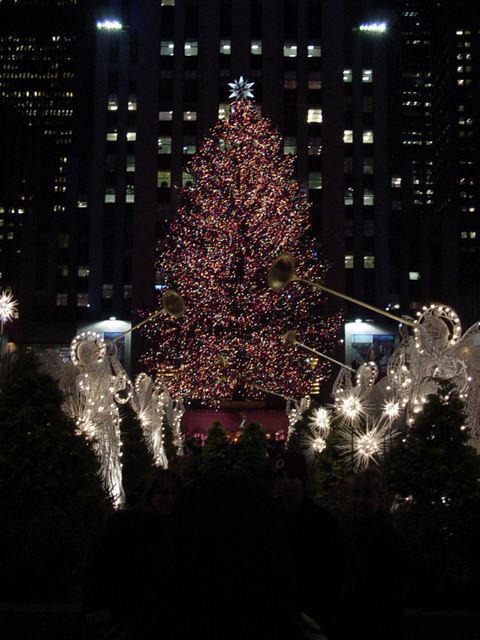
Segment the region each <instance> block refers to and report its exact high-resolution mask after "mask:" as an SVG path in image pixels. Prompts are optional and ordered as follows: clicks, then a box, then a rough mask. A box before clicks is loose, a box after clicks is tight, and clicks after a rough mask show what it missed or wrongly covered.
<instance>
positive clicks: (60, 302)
mask: <svg viewBox="0 0 480 640" xmlns="http://www.w3.org/2000/svg"><path fill="white" fill-rule="evenodd" d="M56 304H57V307H66V306H67V304H68V295H67V294H66V293H57V302H56Z"/></svg>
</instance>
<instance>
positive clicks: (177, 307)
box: [105, 289, 185, 346]
mask: <svg viewBox="0 0 480 640" xmlns="http://www.w3.org/2000/svg"><path fill="white" fill-rule="evenodd" d="M161 313H167V314H168V315H169V316H173V317H174V318H180V317H181V316H183V314H184V313H185V303H184V301H183V298H182V296H181V295H180V294H179V293H177V292H176V291H174V290H173V289H168V291H165V293H164V294H163V296H162V308H161V309H160V310H159V311H156V312H155V313H152V315H151V316H148V318H144V319H143V320H142V321H141V322H139V323H138V324H136V325H135V326H134V327H132V328H131V329H128V330H127V331H124V332H123V333H121V334H120V335H119V336H116V337H115V338H113V340H110V341H109V342H106V343H105V346H108V345H110V344H113V343H114V342H116V341H117V340H120V338H123V336H126V335H127V333H131V332H132V331H135V329H138V327H141V326H142V324H145V323H146V322H150V320H153V318H156V317H157V316H159V315H160V314H161Z"/></svg>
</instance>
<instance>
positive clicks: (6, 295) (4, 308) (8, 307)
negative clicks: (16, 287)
mask: <svg viewBox="0 0 480 640" xmlns="http://www.w3.org/2000/svg"><path fill="white" fill-rule="evenodd" d="M16 309H17V301H16V300H14V299H13V295H12V292H11V291H4V292H3V293H2V294H1V295H0V320H1V321H2V323H4V322H8V321H10V320H12V318H13V317H14V315H15V311H16Z"/></svg>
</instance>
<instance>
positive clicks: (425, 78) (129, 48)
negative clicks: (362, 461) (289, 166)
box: [0, 0, 480, 366]
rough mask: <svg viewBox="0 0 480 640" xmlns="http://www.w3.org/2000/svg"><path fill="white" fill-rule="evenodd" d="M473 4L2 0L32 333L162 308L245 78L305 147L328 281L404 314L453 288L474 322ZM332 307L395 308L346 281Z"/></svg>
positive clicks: (8, 184)
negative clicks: (166, 259)
mask: <svg viewBox="0 0 480 640" xmlns="http://www.w3.org/2000/svg"><path fill="white" fill-rule="evenodd" d="M47 4H49V7H50V9H49V11H46V10H44V9H45V8H46V5H47ZM93 4H95V11H94V10H93V8H92V7H93ZM460 5H461V6H460ZM52 7H55V9H54V10H53V9H52ZM474 8H475V3H474V2H460V0H459V1H458V2H443V1H441V2H433V0H432V1H430V0H425V1H423V0H422V1H420V0H410V1H407V0H388V1H387V0H386V1H385V2H379V1H378V0H371V1H370V2H361V3H359V2H354V1H353V0H339V1H338V2H322V1H320V0H208V1H205V2H204V1H203V0H163V1H162V0H123V1H121V2H120V1H115V0H111V1H108V0H106V1H105V2H103V3H101V4H99V3H81V5H80V4H79V5H76V4H74V3H73V2H72V3H67V2H64V3H61V4H60V3H56V2H53V1H52V2H51V3H46V2H43V3H40V2H38V3H34V2H23V3H20V2H17V3H13V2H12V3H7V2H5V0H4V1H3V2H0V38H1V39H0V46H1V51H0V64H1V67H0V70H1V71H0V91H1V99H2V101H3V102H5V104H6V105H8V109H9V111H8V113H9V116H8V117H9V119H8V122H11V123H14V124H12V127H18V131H20V132H21V135H20V136H19V137H18V136H16V135H13V133H12V131H13V129H12V128H10V125H8V133H9V135H6V136H5V140H10V142H9V145H10V148H11V157H12V158H13V157H15V162H12V163H8V161H6V160H2V163H6V164H7V165H8V168H9V171H10V173H11V172H12V171H13V172H14V173H15V176H13V174H12V176H13V177H15V180H16V181H17V182H18V185H26V186H28V192H27V191H26V190H25V189H23V187H22V186H16V185H17V182H16V181H15V180H14V179H13V177H12V180H10V179H9V180H8V181H6V180H3V182H1V181H0V185H2V184H3V185H5V186H4V187H3V188H2V189H0V200H1V201H0V207H2V208H0V216H1V220H0V224H3V230H4V231H3V238H0V244H1V247H2V254H0V263H1V264H2V266H3V265H5V266H4V267H2V280H1V281H0V286H2V287H5V286H12V287H13V288H16V287H17V286H18V287H19V293H18V297H19V298H20V300H21V302H22V301H23V302H22V304H21V305H19V307H20V319H19V336H20V339H21V340H23V341H26V342H41V343H51V344H54V343H62V344H68V342H69V341H70V339H71V336H72V335H73V334H74V333H75V332H76V331H77V329H78V328H80V327H85V326H91V327H95V326H97V325H98V323H99V322H105V321H107V322H108V319H109V318H110V317H115V318H117V319H120V320H123V321H126V322H131V323H133V324H135V323H136V322H137V321H138V320H139V314H138V311H139V310H145V309H150V310H154V309H156V308H157V294H158V292H159V291H160V290H161V288H162V285H163V283H162V282H160V281H158V279H157V275H156V270H155V260H156V257H157V255H158V251H159V250H161V247H162V239H163V237H164V235H165V232H166V230H167V228H168V220H169V217H170V216H171V215H172V213H173V212H174V211H175V210H176V208H177V207H178V206H179V203H180V200H179V191H178V187H181V186H182V185H183V184H185V183H186V182H187V181H188V180H190V179H191V178H190V176H188V175H187V174H186V173H185V166H186V164H187V162H188V161H189V160H190V159H191V157H192V154H193V153H194V152H195V150H196V149H197V147H198V146H199V145H200V144H201V142H202V139H203V138H204V136H205V135H206V134H207V133H208V131H209V129H210V128H211V127H212V126H213V125H214V124H215V122H216V121H217V120H218V119H219V118H222V117H225V114H226V112H227V109H228V105H229V102H230V101H229V97H228V96H229V85H228V83H229V82H232V81H234V80H235V79H238V78H239V77H240V76H243V77H244V78H246V79H248V80H249V81H251V82H254V83H255V84H254V87H253V90H254V96H255V101H256V103H257V105H258V106H259V107H260V108H261V112H262V115H263V116H266V117H268V118H269V119H270V120H271V121H272V122H273V124H274V125H275V126H277V127H278V129H279V131H280V132H281V134H282V135H283V139H284V151H285V153H292V154H294V155H295V156H296V158H297V160H296V179H297V181H298V182H299V184H300V186H301V188H302V189H303V190H304V191H305V193H306V194H307V196H308V200H309V201H310V202H311V204H312V207H311V212H312V225H313V226H312V229H313V232H314V234H315V237H316V239H317V244H318V252H319V255H320V257H321V258H322V259H324V260H327V261H328V262H329V263H330V264H331V270H330V272H329V274H328V282H327V283H326V284H327V285H328V286H329V287H330V288H331V289H333V290H335V291H340V292H345V293H347V294H348V295H349V296H351V297H353V298H354V299H356V300H358V301H361V302H365V303H368V304H370V305H374V306H376V307H378V308H382V309H384V308H387V307H390V309H391V310H392V309H395V308H396V309H397V311H396V313H398V314H400V313H410V314H414V313H415V311H416V310H417V309H418V308H420V307H421V306H422V305H423V304H428V303H430V302H432V301H441V302H445V303H447V304H451V305H452V306H453V307H454V308H456V309H457V310H458V311H459V312H460V313H461V314H465V315H466V321H469V320H470V319H472V318H473V319H474V318H476V317H477V316H478V314H479V313H480V310H479V301H478V293H477V290H478V287H477V286H476V278H477V274H478V251H477V248H478V231H479V230H478V229H477V226H478V222H477V216H476V209H477V206H478V205H477V202H476V200H477V199H478V186H477V185H478V179H477V175H478V160H477V158H476V157H475V144H476V142H475V136H476V135H477V133H476V132H477V127H478V117H477V111H478V108H479V107H478V104H480V101H479V100H478V82H479V80H478V77H477V76H478V74H477V76H475V73H474V70H475V61H476V58H477V56H478V50H479V35H478V19H477V18H476V16H475V11H474ZM470 9H471V11H470ZM19 12H23V15H24V16H25V17H26V22H25V25H23V23H22V21H20V20H18V16H19V15H20V13H19ZM69 12H70V14H71V15H75V16H76V18H75V19H73V20H72V19H63V17H64V16H66V15H67V14H68V13H69ZM9 15H10V16H14V17H15V19H14V18H12V17H10V18H9V19H8V20H4V16H7V17H8V16H9ZM32 16H33V18H32ZM46 16H48V19H47V18H46ZM52 16H53V17H54V18H55V19H53V18H52ZM62 16H63V17H62ZM27 18H28V19H27ZM77 18H78V20H77ZM90 78H91V79H92V83H91V85H90V82H89V79H90ZM18 119H20V120H18ZM14 121H15V122H14ZM3 128H4V129H6V127H5V125H3ZM33 131H35V132H36V133H35V137H34V138H32V137H31V135H33ZM38 136H40V138H39V137H38ZM477 137H478V136H477ZM17 140H18V141H21V145H20V146H18V145H17V143H16V141H17ZM29 145H30V147H31V145H34V146H35V149H37V148H38V149H39V151H38V154H40V155H39V157H40V158H42V161H41V162H40V163H39V162H35V161H34V160H35V159H36V158H37V151H36V152H35V158H32V157H29V153H28V149H29ZM40 149H41V151H40ZM22 154H23V155H22ZM5 157H7V158H8V157H10V152H8V153H7V151H5V149H3V150H2V152H1V153H0V158H5ZM19 158H20V159H21V158H25V162H24V161H23V159H21V160H19ZM29 162H31V164H29ZM27 167H28V172H27V175H26V176H24V175H23V174H24V173H25V171H26V170H27ZM22 181H23V182H22ZM34 185H36V186H34ZM5 194H7V195H8V198H7V195H5ZM40 194H42V195H41V196H40ZM22 203H25V206H23V205H22ZM20 210H22V211H24V213H21V212H20ZM7 211H8V215H7ZM27 214H28V215H27ZM23 216H24V217H23ZM20 223H21V226H20ZM8 225H12V228H11V230H9V231H7V227H8ZM9 229H10V227H9ZM20 230H21V234H20V235H19V231H20ZM11 233H13V239H12V238H11V237H10V235H8V234H11ZM0 235H1V233H0ZM17 238H18V242H17ZM15 242H17V244H14V243H15ZM9 243H11V244H9ZM17 245H18V247H17ZM12 247H17V248H18V249H19V250H20V251H21V253H20V254H18V253H17V252H16V251H17V249H15V250H13V251H12ZM7 256H9V257H8V259H6V257H7ZM19 256H20V257H19ZM7 274H9V275H8V277H7ZM22 274H23V275H22ZM326 307H327V308H326V312H328V313H331V312H332V311H335V310H338V309H339V308H345V309H346V313H347V318H350V317H353V316H354V315H355V316H360V317H363V318H364V319H365V318H373V319H377V320H378V317H377V318H375V316H374V314H372V313H371V312H369V311H365V309H364V308H363V307H362V306H361V305H355V304H350V303H348V304H347V303H345V301H343V300H340V299H339V298H335V297H334V296H329V297H328V301H327V303H326ZM110 329H111V331H112V332H113V331H115V329H114V327H113V325H111V328H110ZM110 329H109V331H110ZM105 331H106V329H105ZM130 337H132V340H133V342H134V343H135V342H137V343H140V342H141V337H140V335H139V332H135V333H134V334H133V335H132V336H129V337H128V338H127V341H128V342H129V341H130ZM134 346H135V344H134ZM140 350H141V345H138V346H137V348H135V349H134V352H133V362H135V359H136V357H137V356H138V353H139V351H140ZM127 366H128V362H127Z"/></svg>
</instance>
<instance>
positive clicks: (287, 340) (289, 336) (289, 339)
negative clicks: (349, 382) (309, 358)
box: [282, 329, 355, 373]
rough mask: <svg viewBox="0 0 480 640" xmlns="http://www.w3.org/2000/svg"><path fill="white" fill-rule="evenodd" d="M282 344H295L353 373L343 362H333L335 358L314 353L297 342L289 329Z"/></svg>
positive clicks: (318, 352)
mask: <svg viewBox="0 0 480 640" xmlns="http://www.w3.org/2000/svg"><path fill="white" fill-rule="evenodd" d="M282 342H283V344H284V345H286V346H290V345H294V344H297V345H298V346H299V347H303V348H304V349H308V351H311V352H312V353H315V354H316V355H317V356H320V357H321V358H325V359H326V360H330V362H334V363H335V364H339V365H340V366H341V367H343V368H344V369H348V370H349V371H353V372H354V373H355V369H352V367H349V366H348V365H347V364H343V362H340V361H339V360H335V358H331V357H330V356H327V355H326V354H325V353H321V352H320V351H315V349H312V348H311V347H309V346H308V345H306V344H303V343H302V342H298V340H297V334H296V333H295V331H293V330H292V329H290V331H287V332H286V333H284V334H283V337H282Z"/></svg>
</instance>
